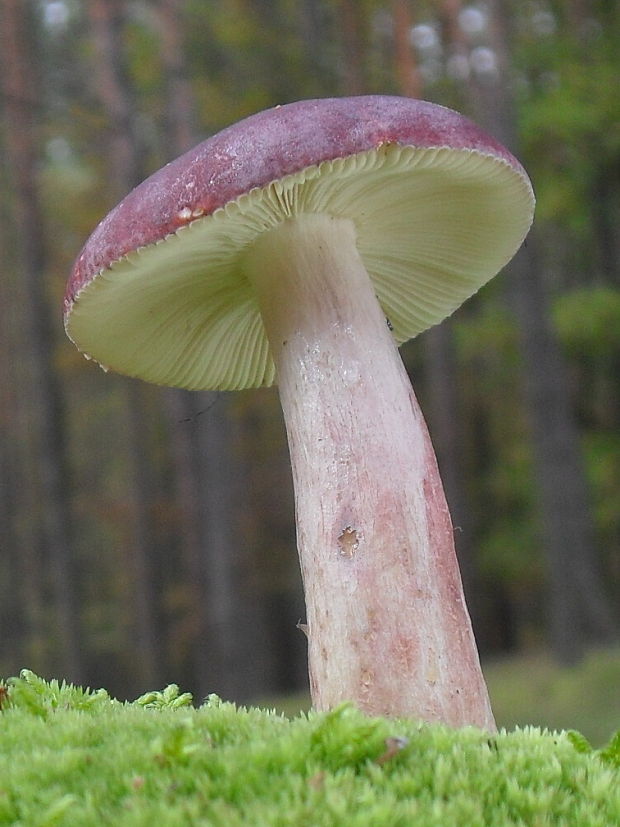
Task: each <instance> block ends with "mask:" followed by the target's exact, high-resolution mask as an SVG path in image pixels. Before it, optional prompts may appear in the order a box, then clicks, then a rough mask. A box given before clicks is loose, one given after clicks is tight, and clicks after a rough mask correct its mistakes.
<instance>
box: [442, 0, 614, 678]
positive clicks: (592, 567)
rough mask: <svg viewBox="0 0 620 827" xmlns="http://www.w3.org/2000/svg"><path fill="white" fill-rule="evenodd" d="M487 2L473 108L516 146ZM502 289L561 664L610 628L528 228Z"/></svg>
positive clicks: (508, 89) (502, 17)
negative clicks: (493, 67)
mask: <svg viewBox="0 0 620 827" xmlns="http://www.w3.org/2000/svg"><path fill="white" fill-rule="evenodd" d="M452 5H453V6H455V5H458V4H454V3H453V4H452ZM489 10H490V15H491V19H490V44H491V46H492V48H493V50H494V53H495V56H496V59H497V71H496V72H494V73H493V72H492V73H489V74H488V75H485V76H479V77H477V78H475V81H476V87H475V91H476V94H475V96H474V100H473V101H472V104H473V106H474V107H476V108H477V109H478V117H479V120H481V121H482V122H483V123H484V124H485V126H486V127H487V128H488V129H489V130H490V131H491V132H492V133H493V134H494V135H495V136H496V137H497V138H498V139H499V140H500V141H502V142H503V143H504V144H505V145H506V146H508V147H509V148H511V149H512V150H513V151H518V150H517V129H516V113H515V103H514V98H513V93H512V83H513V81H512V78H511V76H510V72H509V69H508V67H509V66H510V63H511V61H510V38H509V34H508V32H509V31H510V14H509V12H510V10H509V7H508V4H507V3H506V2H505V1H504V0H491V2H490V3H489ZM470 88H471V87H470ZM507 290H508V299H509V302H510V306H511V308H512V310H513V312H514V314H515V318H516V321H517V326H518V336H519V344H520V349H521V357H522V363H523V388H524V394H525V403H526V407H527V415H528V418H529V421H530V427H531V431H532V440H533V454H534V466H535V471H536V479H537V484H538V490H539V497H540V500H539V504H540V516H541V521H542V532H543V549H544V552H545V554H546V558H547V569H548V577H549V608H548V617H549V626H550V639H551V645H552V647H553V651H554V653H555V655H556V657H557V658H558V659H559V660H560V661H561V662H564V663H572V662H574V661H576V660H577V659H578V658H579V657H580V655H581V653H582V651H583V648H584V646H585V645H586V644H587V643H589V642H597V643H600V642H605V641H609V640H612V639H613V638H614V636H615V635H616V634H617V626H616V622H615V619H614V617H613V614H612V611H611V608H610V600H609V597H608V595H607V594H606V592H605V589H604V587H603V584H602V582H601V578H600V574H599V555H598V550H597V548H596V541H595V527H594V522H593V516H592V508H591V503H590V497H589V491H588V485H587V481H586V472H585V467H584V460H583V456H582V453H581V447H580V438H579V432H578V429H577V425H576V422H575V417H574V414H573V411H572V409H571V403H570V394H569V384H568V377H567V371H566V365H565V362H564V359H563V356H562V353H561V351H560V347H559V344H558V341H557V338H556V335H555V332H554V330H553V327H552V324H551V316H550V312H549V299H548V296H547V291H546V288H545V284H544V274H543V272H542V270H541V257H540V255H539V254H538V248H537V237H536V233H535V231H534V232H533V233H532V234H531V236H530V238H529V239H528V241H527V243H526V245H525V246H524V247H523V248H522V249H521V251H520V252H519V253H518V255H517V256H516V257H515V259H514V260H513V262H512V263H511V265H510V268H509V276H508V279H507Z"/></svg>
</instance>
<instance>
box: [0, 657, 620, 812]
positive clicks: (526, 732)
mask: <svg viewBox="0 0 620 827" xmlns="http://www.w3.org/2000/svg"><path fill="white" fill-rule="evenodd" d="M7 691H8V698H7V697H3V703H2V706H3V712H2V715H1V716H0V824H19V825H28V827H31V826H32V827H35V826H38V825H80V827H82V825H85V826H86V827H87V825H98V826H99V825H152V824H157V825H164V826H165V825H202V824H204V825H216V827H217V825H223V827H224V825H225V827H235V826H236V825H240V826H241V825H253V827H262V825H283V826H284V825H291V826H292V825H295V827H303V825H312V827H321V825H347V827H349V825H352V827H355V825H373V827H374V825H377V826H378V827H380V825H386V826H387V825H389V827H398V825H403V827H405V825H407V827H408V826H409V825H424V827H432V825H441V826H442V827H444V825H460V824H463V825H468V827H469V825H473V826H475V825H485V824H489V825H491V824H492V825H495V824H501V825H524V824H527V825H545V824H549V825H552V824H553V825H558V824H559V825H563V824H565V825H572V824H574V825H580V827H587V825H600V827H607V825H610V824H616V823H620V784H619V783H618V782H619V781H620V777H619V773H618V761H617V758H618V753H619V752H620V748H619V746H620V745H619V744H618V743H617V741H618V739H616V746H615V747H614V742H613V741H612V742H611V743H610V745H609V746H608V747H607V751H605V750H603V751H595V750H593V749H592V748H591V747H590V745H589V743H588V742H587V741H585V739H583V738H581V737H580V736H579V735H578V734H576V733H550V732H545V731H541V730H538V729H534V728H529V727H528V728H524V729H522V730H519V731H515V732H510V733H507V732H501V733H500V734H498V735H495V736H489V735H488V734H487V733H484V732H481V731H479V730H475V729H464V730H460V731H452V730H449V729H447V728H445V727H441V726H428V725H421V724H418V723H416V722H414V721H389V720H385V719H380V718H377V719H369V718H366V717H364V716H363V715H361V714H360V713H359V712H358V711H356V710H355V709H354V708H352V707H350V706H343V707H340V708H338V709H336V710H334V711H332V712H330V713H328V714H312V713H311V714H309V715H308V716H301V717H298V718H296V719H294V720H292V721H291V720H287V719H285V718H283V717H281V716H280V715H277V714H275V713H271V712H266V711H264V710H259V709H241V708H237V707H235V706H234V705H233V704H229V703H224V702H222V701H220V700H219V699H218V698H216V697H214V696H211V697H210V698H208V699H207V701H206V703H205V704H203V705H202V706H201V707H199V708H198V709H195V708H193V707H192V706H190V705H189V701H190V699H189V697H188V696H187V694H185V695H182V694H180V693H179V691H178V689H177V687H174V686H173V687H169V688H168V689H166V690H164V692H161V693H148V695H145V696H143V697H142V698H141V699H139V700H138V701H136V702H134V703H132V704H122V703H119V702H118V701H114V700H113V699H111V698H109V696H108V695H107V693H105V692H104V691H102V690H100V691H98V692H95V693H90V692H87V691H83V690H80V689H76V688H74V687H71V686H66V685H59V684H58V683H55V682H52V683H46V682H45V681H42V680H41V679H40V678H37V677H36V676H34V675H33V674H32V673H30V672H26V671H25V672H23V673H22V676H21V677H20V678H17V679H11V680H9V681H8V682H7Z"/></svg>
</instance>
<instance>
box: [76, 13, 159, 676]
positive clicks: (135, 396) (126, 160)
mask: <svg viewBox="0 0 620 827" xmlns="http://www.w3.org/2000/svg"><path fill="white" fill-rule="evenodd" d="M88 14H89V20H90V25H91V33H92V38H93V42H94V45H95V77H94V83H95V85H96V89H97V92H98V95H99V98H100V100H101V102H102V104H103V106H104V109H105V113H106V116H107V119H108V129H109V144H108V146H109V151H108V169H109V171H110V174H111V179H112V193H113V195H114V197H116V198H120V197H121V196H122V195H124V194H125V193H126V192H127V191H128V190H130V189H131V188H132V187H133V186H135V185H136V184H137V183H138V182H139V181H140V179H141V178H142V177H143V172H144V170H143V161H142V158H143V154H142V152H141V146H140V144H141V141H140V137H139V131H138V130H137V128H136V123H135V120H136V119H135V112H136V107H135V101H134V93H133V90H132V88H131V81H130V78H129V73H128V71H127V68H126V62H127V61H126V56H125V53H124V49H123V45H122V34H123V29H124V27H125V24H126V21H125V4H124V3H123V2H121V0H89V3H88ZM125 394H126V411H127V418H128V438H129V448H128V455H129V460H130V467H131V483H130V486H131V493H130V495H129V506H130V512H131V533H132V537H131V541H130V542H131V547H130V548H129V549H128V552H127V554H126V556H125V559H126V561H127V564H128V567H129V571H130V573H131V582H132V590H133V597H134V599H133V600H132V608H131V615H132V620H133V634H134V644H133V649H134V652H135V655H134V658H135V659H134V664H135V665H136V666H137V667H138V668H137V669H136V670H135V672H136V674H135V675H134V678H133V680H134V681H135V683H136V686H139V687H142V688H148V687H152V686H156V685H157V684H158V682H159V679H160V676H161V656H162V653H161V647H160V643H159V641H160V634H159V629H158V626H159V624H158V612H157V603H158V600H157V592H156V586H155V577H154V568H155V567H154V552H155V548H156V544H155V538H154V532H153V514H152V512H151V497H152V491H153V480H152V476H153V471H152V466H151V463H150V461H149V454H148V444H147V441H146V431H147V429H146V428H145V424H144V423H145V419H146V415H147V412H146V408H145V406H144V402H143V399H142V395H141V392H140V387H139V386H138V384H137V383H135V382H129V381H128V382H126V383H125Z"/></svg>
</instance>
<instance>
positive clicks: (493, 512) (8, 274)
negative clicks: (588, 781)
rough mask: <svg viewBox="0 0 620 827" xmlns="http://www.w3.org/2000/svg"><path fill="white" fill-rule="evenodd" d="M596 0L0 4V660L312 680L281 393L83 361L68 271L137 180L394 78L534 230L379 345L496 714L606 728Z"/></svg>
mask: <svg viewBox="0 0 620 827" xmlns="http://www.w3.org/2000/svg"><path fill="white" fill-rule="evenodd" d="M619 56H620V4H619V3H618V2H616V1H615V0H525V2H524V0H514V1H511V0H486V2H483V0H480V2H460V0H435V2H423V1H422V0H420V1H419V2H417V1H416V2H414V0H208V2H205V0H187V2H183V0H133V2H132V0H126V1H125V2H123V0H3V2H2V4H1V5H0V102H1V111H0V147H1V150H0V151H1V158H0V258H1V261H2V271H1V276H0V337H1V338H0V344H1V346H0V426H1V427H0V489H1V491H0V552H1V553H0V675H4V676H8V675H11V674H15V673H16V672H18V671H19V669H20V668H22V667H25V666H28V667H29V668H31V669H33V670H35V671H37V672H39V673H41V674H43V675H45V676H55V677H59V678H66V679H67V680H71V681H74V682H80V683H84V684H88V685H90V686H99V685H103V686H105V687H106V688H108V689H109V690H110V691H111V692H112V693H113V694H114V695H116V696H117V697H120V698H133V697H136V696H137V695H139V694H140V693H142V692H144V691H146V690H147V689H152V688H156V687H161V686H163V685H164V684H166V683H168V682H171V681H174V682H177V683H179V684H180V685H181V686H182V687H183V689H188V690H191V691H193V692H194V693H195V696H196V698H197V699H200V698H201V697H203V696H204V695H206V694H207V693H209V692H216V693H218V694H220V695H222V696H223V697H225V698H227V699H231V700H235V701H238V702H243V703H245V702H257V701H261V700H262V701H265V702H269V703H276V702H278V703H279V701H276V699H279V698H283V697H290V696H292V700H289V701H288V707H287V708H289V709H293V710H294V709H299V707H300V706H303V705H304V704H305V703H306V702H307V701H306V698H305V689H306V684H307V677H306V652H305V638H304V635H303V634H302V632H301V631H299V630H298V629H297V623H298V622H299V621H301V622H303V621H304V619H305V616H304V604H303V596H302V593H301V584H300V576H299V572H298V564H297V559H296V551H295V528H294V514H293V498H292V485H291V479H290V471H289V460H288V451H287V446H286V440H285V434H284V427H283V423H282V419H281V414H280V409H279V404H278V398H277V391H276V390H275V389H267V390H260V391H251V392H241V393H236V394H225V393H186V392H183V391H178V390H169V389H164V388H157V387H152V386H149V385H146V384H143V383H140V382H137V381H131V380H127V379H125V378H123V377H119V376H113V375H110V374H104V373H103V372H102V371H101V370H99V369H98V368H97V367H95V366H93V365H92V364H88V363H86V362H85V361H84V359H83V358H82V357H81V356H80V355H79V353H78V352H77V351H76V349H75V348H74V347H73V346H72V345H71V343H70V342H69V341H68V340H67V339H66V338H65V336H64V332H63V328H62V314H61V304H62V294H63V289H64V282H65V280H66V278H67V276H68V273H69V272H70V269H71V266H72V262H73V259H74V258H75V257H76V255H77V253H78V252H79V249H80V247H81V245H82V244H83V242H84V241H85V239H86V238H87V236H88V235H89V233H90V232H91V231H92V229H93V228H94V226H95V225H96V223H97V222H98V221H99V220H100V219H101V218H102V217H103V216H104V215H105V213H106V212H107V211H108V210H109V209H110V208H111V207H112V206H114V204H115V203H116V202H117V201H118V200H120V198H122V196H123V195H124V194H125V193H126V192H127V191H128V190H130V189H131V188H132V187H133V186H134V185H135V184H136V183H138V182H139V181H140V180H141V179H142V178H144V177H146V176H147V175H148V174H149V173H151V172H153V171H155V170H156V169H158V168H159V167H160V166H162V165H163V164H164V163H166V162H167V161H169V160H171V159H172V158H174V157H175V156H177V155H178V154H180V153H181V152H183V151H184V150H185V149H188V148H189V147H191V146H192V145H193V144H195V143H196V142H198V141H199V140H201V139H203V138H205V137H207V136H209V135H210V134H213V133H214V132H216V131H218V130H219V129H221V128H222V127H224V126H226V125H228V124H230V123H232V122H234V121H236V120H238V119H240V118H242V117H244V116H246V115H249V114H251V113H253V112H255V111H257V110H260V109H263V108H266V107H269V106H273V105H275V104H281V103H286V102H288V101H292V100H296V99H299V98H307V97H323V96H334V95H355V94H363V93H375V92H377V93H395V94H401V95H409V96H413V97H422V98H426V99H428V100H432V101H435V102H437V103H442V104H445V105H448V106H451V107H453V108H456V109H458V110H460V111H462V112H464V113H465V114H467V115H469V116H470V117H472V118H474V119H475V120H477V121H478V122H479V123H481V124H482V125H483V126H485V127H486V128H487V129H488V131H490V132H491V133H492V134H494V135H495V136H496V137H498V138H499V139H500V140H501V141H503V142H504V143H505V144H507V146H508V147H509V148H510V149H511V150H512V151H513V152H514V153H515V154H516V155H517V156H518V157H519V158H520V159H521V160H522V162H523V163H524V165H525V167H526V168H527V169H528V171H529V173H530V175H531V177H532V180H533V183H534V188H535V190H536V193H537V196H538V210H537V219H536V224H535V229H534V230H533V232H532V233H531V235H530V237H529V239H528V242H527V245H526V246H525V247H524V248H523V249H522V251H521V252H520V253H519V255H518V256H517V257H516V258H515V260H514V261H513V262H512V263H511V265H510V266H509V267H507V268H506V270H505V271H504V272H503V274H501V275H500V276H499V277H498V278H497V279H495V280H494V281H493V282H492V283H491V284H490V285H488V286H487V287H486V288H484V289H483V290H482V291H481V292H480V293H479V294H478V295H477V296H475V297H474V299H472V300H471V301H469V302H468V303H466V305H465V306H464V307H462V308H461V309H460V310H459V311H458V312H457V313H456V314H455V315H454V316H453V317H452V318H451V319H449V320H448V321H446V322H445V323H443V324H442V325H441V326H439V327H437V328H434V329H433V330H431V331H428V332H427V333H425V334H424V335H422V336H420V337H418V338H417V339H416V340H414V341H413V342H410V343H408V344H407V345H406V346H404V347H403V349H402V354H403V358H404V360H405V363H406V365H407V368H408V370H409V373H410V375H411V377H412V381H413V385H414V388H415V390H416V393H417V394H418V396H419V398H420V401H421V404H422V408H423V410H424V411H425V415H426V416H427V420H428V423H429V427H430V430H431V434H432V436H433V440H434V443H435V446H436V450H437V454H438V458H439V462H440V466H441V469H442V474H443V477H444V483H445V486H446V490H447V494H448V499H449V501H450V504H451V508H452V513H453V520H454V525H455V537H456V541H457V546H458V553H459V558H460V562H461V568H462V574H463V579H464V583H465V589H466V593H467V598H468V603H469V607H470V611H471V614H472V618H473V622H474V626H475V631H476V636H477V640H478V643H479V647H480V650H481V654H482V658H483V662H484V665H485V672H486V674H487V675H488V677H489V682H490V686H491V693H492V697H493V701H494V704H495V708H496V710H497V714H498V718H499V721H500V723H502V724H506V725H511V724H512V723H516V722H533V723H543V724H548V725H550V726H576V727H579V726H581V728H582V729H584V731H585V732H586V733H589V734H590V735H591V737H593V738H595V739H597V738H603V737H604V736H605V735H606V734H609V732H610V731H611V730H612V729H613V728H617V727H618V726H620V692H618V685H619V683H620V650H619V649H618V646H617V643H618V635H619V628H620V627H619V617H620V599H619V594H620V431H619V427H618V426H619V425H620V405H619V401H620V400H619V396H620V387H619V374H620V239H619V236H618V230H617V228H618V226H619V223H620V95H619V94H618V89H619V87H620V84H619V81H620V57H619Z"/></svg>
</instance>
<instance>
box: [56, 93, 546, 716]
mask: <svg viewBox="0 0 620 827" xmlns="http://www.w3.org/2000/svg"><path fill="white" fill-rule="evenodd" d="M533 205H534V197H533V193H532V188H531V185H530V182H529V179H528V177H527V175H526V173H525V171H524V170H523V168H522V167H521V165H520V164H519V162H518V161H517V160H516V159H515V158H514V157H513V156H512V155H511V154H510V153H509V152H508V151H507V150H506V149H505V148H504V147H502V146H501V145H500V144H498V143H497V142H496V141H495V140H493V139H492V138H491V137H489V136H488V135H486V134H485V133H484V132H482V131H481V130H480V129H479V128H478V127H477V126H475V125H474V124H472V123H471V122H470V121H468V120H467V119H465V118H463V117H462V116H461V115H459V114H457V113H455V112H453V111H451V110H448V109H446V108H444V107H441V106H437V105H434V104H430V103H426V102H422V101H416V100H412V99H409V98H398V97H388V96H363V97H356V98H344V99H323V100H312V101H300V102H297V103H292V104H287V105H285V106H281V107H276V108H274V109H271V110H268V111H265V112H261V113H259V114H257V115H253V116H251V117H249V118H247V119H246V120H244V121H241V122H240V123H238V124H236V125H234V126H231V127H229V128H227V129H225V130H223V131H222V132H220V133H219V134H217V135H215V136H213V137H211V138H209V139H208V140H206V141H204V142H203V143H201V144H200V145H198V146H197V147H196V148H194V149H192V150H190V151H189V152H187V153H186V154H184V155H183V156H181V157H180V158H178V159H177V160H175V161H173V162H172V163H170V164H168V165H167V166H166V167H164V168H163V169H161V170H160V171H159V172H157V173H155V174H154V175H153V176H151V177H150V178H149V179H147V180H146V181H144V182H143V183H142V184H141V185H140V186H138V187H137V188H136V189H135V190H133V192H131V193H130V194H129V195H128V196H127V197H126V198H125V199H124V200H123V201H122V202H121V203H120V204H119V205H118V206H117V207H116V208H115V209H114V210H113V211H112V212H111V213H110V214H109V215H108V216H107V217H106V218H105V219H104V220H103V221H102V222H101V224H100V225H99V226H98V227H97V228H96V229H95V231H94V233H93V234H92V236H91V237H90V239H89V240H88V241H87V243H86V245H85V246H84V248H83V250H82V252H81V253H80V255H79V257H78V259H77V261H76V263H75V266H74V269H73V273H72V275H71V278H70V280H69V283H68V287H67V293H66V297H65V305H64V312H65V325H66V330H67V333H68V335H69V336H70V338H71V339H72V340H73V341H74V342H75V344H76V345H77V346H78V347H79V348H80V349H81V350H82V351H83V352H84V353H85V354H87V355H88V356H89V357H92V358H94V359H95V360H97V361H98V362H99V363H100V364H101V365H103V366H105V367H106V368H110V369H112V370H114V371H118V372H121V373H124V374H128V375H130V376H135V377H140V378H142V379H145V380H148V381H150V382H156V383H160V384H163V385H171V386H178V387H184V388H192V389H221V390H234V389H239V388H249V387H256V386H260V385H270V384H272V383H273V382H274V381H276V380H277V383H278V386H279V392H280V397H281V401H282V408H283V412H284V419H285V423H286V429H287V435H288V441H289V447H290V453H291V462H292V468H293V480H294V487H295V503H296V515H297V538H298V547H299V555H300V561H301V569H302V575H303V583H304V590H305V598H306V606H307V627H306V630H307V635H308V649H309V655H308V656H309V673H310V685H311V692H312V699H313V704H314V706H315V707H316V708H318V709H327V708H331V707H333V706H334V705H335V704H338V703H340V702H341V701H345V700H350V701H353V702H354V703H356V704H357V705H358V706H359V707H360V708H361V709H362V710H364V711H366V712H367V713H369V714H386V715H395V716H411V717H417V718H420V719H423V720H426V721H443V722H445V723H447V724H449V725H452V726H464V725H467V724H473V725H476V726H479V727H482V728H486V729H489V730H492V729H493V728H494V726H495V724H494V720H493V715H492V712H491V708H490V704H489V699H488V694H487V690H486V686H485V682H484V679H483V676H482V673H481V669H480V664H479V659H478V653H477V649H476V644H475V640H474V636H473V633H472V628H471V624H470V620H469V616H468V613H467V609H466V606H465V601H464V597H463V591H462V586H461V580H460V575H459V569H458V564H457V560H456V555H455V552H454V542H453V530H452V525H451V521H450V516H449V513H448V508H447V505H446V501H445V497H444V494H443V489H442V485H441V481H440V478H439V473H438V470H437V464H436V461H435V456H434V452H433V449H432V446H431V443H430V440H429V436H428V433H427V430H426V426H425V423H424V419H423V417H422V414H421V412H420V409H419V407H418V403H417V401H416V398H415V396H414V393H413V390H412V388H411V384H410V382H409V379H408V376H407V373H406V372H405V369H404V367H403V364H402V361H401V359H400V356H399V353H398V349H397V346H398V344H400V343H402V342H404V341H406V340H407V339H410V338H412V337H414V336H416V335H417V334H418V333H420V332H421V331H423V330H425V329H426V328H428V327H429V326H431V325H434V324H436V323H438V322H440V321H441V320H442V319H443V318H444V317H446V316H447V315H449V314H450V313H451V312H452V311H454V310H455V309H456V308H457V307H458V306H459V305H460V304H461V303H462V302H463V301H464V300H465V299H466V298H467V297H469V296H470V295H472V294H473V293H474V292H475V291H476V290H477V289H478V288H479V287H481V285H483V284H484V283H485V282H486V281H488V280H489V279H490V278H491V277H492V276H493V275H495V274H496V273H497V272H498V271H499V270H500V269H501V268H502V267H503V266H504V265H505V264H506V263H507V262H508V261H509V259H510V258H511V257H512V256H513V254H514V253H515V251H516V250H517V249H518V247H519V246H520V245H521V243H522V241H523V239H524V237H525V235H526V233H527V231H528V229H529V226H530V223H531V221H532V214H533Z"/></svg>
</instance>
